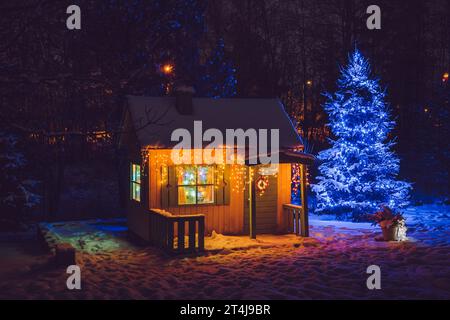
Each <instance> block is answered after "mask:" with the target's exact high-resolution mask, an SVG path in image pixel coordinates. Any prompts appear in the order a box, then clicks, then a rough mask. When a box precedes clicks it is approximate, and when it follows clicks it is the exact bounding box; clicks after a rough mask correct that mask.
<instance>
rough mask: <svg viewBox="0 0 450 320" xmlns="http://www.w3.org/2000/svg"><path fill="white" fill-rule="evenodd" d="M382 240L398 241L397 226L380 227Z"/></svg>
mask: <svg viewBox="0 0 450 320" xmlns="http://www.w3.org/2000/svg"><path fill="white" fill-rule="evenodd" d="M381 231H382V232H383V239H384V241H399V238H398V226H393V225H390V226H389V227H381Z"/></svg>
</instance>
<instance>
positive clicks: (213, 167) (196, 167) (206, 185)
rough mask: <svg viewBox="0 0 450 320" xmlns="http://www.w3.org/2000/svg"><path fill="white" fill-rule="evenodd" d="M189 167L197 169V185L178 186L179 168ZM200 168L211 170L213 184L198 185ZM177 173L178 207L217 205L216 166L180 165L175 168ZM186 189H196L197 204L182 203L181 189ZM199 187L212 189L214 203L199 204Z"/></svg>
mask: <svg viewBox="0 0 450 320" xmlns="http://www.w3.org/2000/svg"><path fill="white" fill-rule="evenodd" d="M188 167H194V168H195V184H178V169H179V168H183V169H184V168H188ZM199 167H207V168H209V169H211V170H212V171H213V172H212V176H213V177H212V181H213V182H212V183H200V184H199V183H198V168H199ZM175 172H176V181H177V183H176V188H177V205H178V206H204V205H215V204H216V195H215V188H216V175H217V172H216V166H214V165H178V166H175ZM185 187H193V188H195V203H180V198H179V194H180V189H181V188H185ZM199 187H212V188H213V191H212V201H211V202H204V203H199V202H198V188H199Z"/></svg>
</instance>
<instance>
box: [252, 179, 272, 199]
mask: <svg viewBox="0 0 450 320" xmlns="http://www.w3.org/2000/svg"><path fill="white" fill-rule="evenodd" d="M255 184H256V190H257V191H258V194H259V195H260V196H262V195H263V194H264V192H266V189H267V187H268V186H269V178H268V177H267V176H259V178H258V179H256V183H255Z"/></svg>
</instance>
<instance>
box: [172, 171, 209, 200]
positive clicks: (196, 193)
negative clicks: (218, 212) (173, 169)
mask: <svg viewBox="0 0 450 320" xmlns="http://www.w3.org/2000/svg"><path fill="white" fill-rule="evenodd" d="M177 180H178V182H177V185H178V204H179V205H189V204H208V203H214V167H212V166H179V167H177Z"/></svg>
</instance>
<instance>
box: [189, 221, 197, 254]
mask: <svg viewBox="0 0 450 320" xmlns="http://www.w3.org/2000/svg"><path fill="white" fill-rule="evenodd" d="M195 225H196V223H195V220H194V219H190V220H189V250H190V251H194V250H195Z"/></svg>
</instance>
